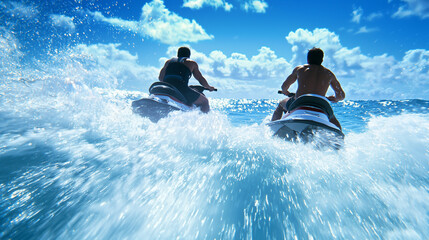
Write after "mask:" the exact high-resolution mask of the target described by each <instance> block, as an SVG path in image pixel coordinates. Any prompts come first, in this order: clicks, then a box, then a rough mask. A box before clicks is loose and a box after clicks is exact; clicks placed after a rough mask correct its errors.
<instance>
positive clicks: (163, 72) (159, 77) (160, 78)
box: [158, 61, 169, 81]
mask: <svg viewBox="0 0 429 240" xmlns="http://www.w3.org/2000/svg"><path fill="white" fill-rule="evenodd" d="M168 62H169V61H166V62H165V64H164V67H163V68H162V69H161V71H160V72H159V76H158V80H159V81H162V80H164V77H165V70H166V69H167V65H168Z"/></svg>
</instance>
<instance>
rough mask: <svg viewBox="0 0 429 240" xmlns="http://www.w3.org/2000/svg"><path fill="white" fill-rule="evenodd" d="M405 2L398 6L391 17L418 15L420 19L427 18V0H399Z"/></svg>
mask: <svg viewBox="0 0 429 240" xmlns="http://www.w3.org/2000/svg"><path fill="white" fill-rule="evenodd" d="M401 1H403V2H405V3H406V4H405V5H403V6H401V7H399V9H398V10H397V11H396V12H395V13H394V14H393V17H396V18H404V17H409V16H418V17H420V18H422V19H425V18H429V1H427V0H401Z"/></svg>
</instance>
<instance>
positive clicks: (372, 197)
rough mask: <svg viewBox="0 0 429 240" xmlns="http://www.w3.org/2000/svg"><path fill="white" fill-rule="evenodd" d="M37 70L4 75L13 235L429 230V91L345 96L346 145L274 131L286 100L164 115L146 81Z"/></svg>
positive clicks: (5, 213)
mask: <svg viewBox="0 0 429 240" xmlns="http://www.w3.org/2000/svg"><path fill="white" fill-rule="evenodd" d="M9 67H13V66H9ZM25 76H26V77H25V78H24V77H23V78H15V77H11V76H10V75H8V74H7V72H3V73H2V79H0V81H1V87H0V98H1V102H0V118H1V121H0V165H1V168H0V239H151V240H152V239H428V238H429V228H428V226H429V189H428V186H429V174H428V173H429V101H426V100H417V99H410V100H400V101H392V100H383V101H353V100H346V101H343V102H339V103H337V104H333V108H334V111H335V113H336V115H337V118H338V119H339V121H340V122H341V123H342V126H343V130H344V133H345V135H346V136H345V144H344V147H343V148H342V149H340V150H338V151H334V150H329V149H325V150H318V149H316V148H314V147H313V146H312V145H311V144H302V143H291V142H286V141H284V140H282V139H278V138H276V137H273V136H272V133H271V132H270V130H269V129H268V128H267V127H266V126H265V124H264V123H265V122H267V121H268V119H269V118H270V116H271V114H272V112H273V110H274V109H275V107H276V104H277V102H278V100H269V99H215V98H210V102H211V106H212V111H211V112H210V113H209V114H201V113H199V112H198V111H193V112H187V113H181V112H176V113H173V114H171V115H170V116H169V117H167V118H165V119H162V120H161V121H159V122H158V123H157V124H154V123H152V122H150V121H149V120H148V119H145V118H142V117H140V116H136V115H134V114H133V113H132V111H131V107H130V104H131V101H132V100H135V99H138V98H140V97H143V96H147V94H146V93H145V92H130V91H121V90H117V89H115V88H114V87H110V86H108V84H107V83H104V82H102V83H103V84H100V82H98V83H97V85H96V84H94V83H93V82H91V83H88V82H85V81H80V80H79V79H77V78H71V79H67V78H57V77H55V75H50V76H46V75H43V73H41V72H38V71H35V70H32V71H30V73H28V72H27V73H26V74H25ZM219 91H221V89H219Z"/></svg>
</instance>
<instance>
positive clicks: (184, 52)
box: [177, 47, 191, 58]
mask: <svg viewBox="0 0 429 240" xmlns="http://www.w3.org/2000/svg"><path fill="white" fill-rule="evenodd" d="M190 56H191V50H190V49H189V48H188V47H180V48H179V50H177V57H179V58H180V57H187V58H188V57H190Z"/></svg>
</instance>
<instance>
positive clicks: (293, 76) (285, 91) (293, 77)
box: [282, 67, 299, 95]
mask: <svg viewBox="0 0 429 240" xmlns="http://www.w3.org/2000/svg"><path fill="white" fill-rule="evenodd" d="M298 68H299V67H296V68H295V69H294V70H293V71H292V73H291V74H290V75H289V76H288V77H287V78H286V80H285V81H284V82H283V84H282V92H283V94H286V95H287V94H288V93H289V87H290V85H292V84H293V83H294V82H295V81H296V79H298V74H297V73H298Z"/></svg>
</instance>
